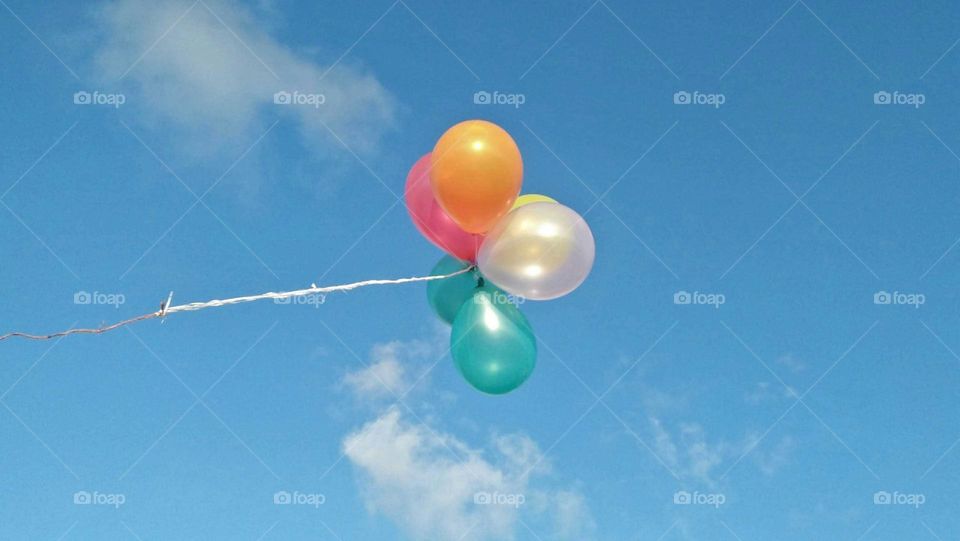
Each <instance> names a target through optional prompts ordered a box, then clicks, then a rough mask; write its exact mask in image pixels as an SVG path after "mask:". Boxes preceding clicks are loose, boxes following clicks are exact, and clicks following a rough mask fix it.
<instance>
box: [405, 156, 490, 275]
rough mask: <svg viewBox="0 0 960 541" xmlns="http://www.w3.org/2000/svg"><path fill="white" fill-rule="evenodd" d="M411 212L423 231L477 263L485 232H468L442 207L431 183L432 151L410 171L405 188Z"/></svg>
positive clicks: (441, 245)
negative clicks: (482, 233)
mask: <svg viewBox="0 0 960 541" xmlns="http://www.w3.org/2000/svg"><path fill="white" fill-rule="evenodd" d="M404 199H405V200H406V203H407V212H409V213H410V218H411V219H412V220H413V225H415V226H417V229H418V230H420V234H422V235H423V236H424V237H426V238H427V240H429V241H430V242H432V243H434V244H436V245H437V246H438V247H439V248H440V249H442V250H443V251H445V252H447V253H448V254H450V255H452V256H454V257H456V258H459V259H462V260H464V261H470V262H475V261H476V260H477V250H478V249H479V248H480V244H481V243H482V242H483V235H475V234H473V233H467V232H466V231H464V230H462V229H460V226H458V225H457V224H456V222H454V221H453V220H452V219H451V218H450V216H447V213H446V212H444V211H443V209H442V208H440V204H439V203H437V200H436V198H435V197H434V196H433V187H432V186H431V185H430V154H429V153H427V154H426V155H424V156H423V157H422V158H420V159H419V160H417V163H415V164H413V167H412V168H410V172H409V173H408V174H407V186H406V188H405V189H404Z"/></svg>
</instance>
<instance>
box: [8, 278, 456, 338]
mask: <svg viewBox="0 0 960 541" xmlns="http://www.w3.org/2000/svg"><path fill="white" fill-rule="evenodd" d="M474 268H475V267H473V266H469V267H466V268H464V269H460V270H458V271H456V272H451V273H450V274H442V275H432V276H414V277H411V278H396V279H387V280H364V281H362V282H353V283H350V284H341V285H334V286H324V287H317V285H316V284H311V285H310V287H308V288H306V289H296V290H293V291H280V292H273V291H270V292H267V293H261V294H259V295H247V296H243V297H232V298H229V299H213V300H209V301H204V302H191V303H187V304H181V305H178V306H171V305H170V303H171V301H172V300H173V292H171V293H170V295H168V296H167V300H166V301H164V302H163V303H161V304H160V309H159V310H157V311H156V312H151V313H149V314H143V315H140V316H137V317H133V318H130V319H125V320H123V321H120V322H117V323H113V324H111V325H106V326H102V327H97V328H93V329H68V330H65V331H60V332H55V333H52V334H28V333H24V332H11V333H7V334H4V335H2V336H0V342H2V341H4V340H6V339H8V338H25V339H28V340H50V339H53V338H61V337H64V336H69V335H71V334H102V333H105V332H108V331H112V330H115V329H119V328H120V327H124V326H126V325H131V324H133V323H138V322H140V321H146V320H148V319H155V318H164V317H166V316H169V315H170V314H175V313H177V312H195V311H198V310H203V309H205V308H216V307H219V306H228V305H231V304H240V303H245V302H253V301H259V300H264V299H290V298H294V297H305V296H307V295H314V294H317V293H332V292H335V291H350V290H353V289H357V288H360V287H367V286H376V285H394V284H407V283H410V282H429V281H431V280H445V279H447V278H453V277H454V276H459V275H461V274H464V273H467V272H470V271H472V270H473V269H474Z"/></svg>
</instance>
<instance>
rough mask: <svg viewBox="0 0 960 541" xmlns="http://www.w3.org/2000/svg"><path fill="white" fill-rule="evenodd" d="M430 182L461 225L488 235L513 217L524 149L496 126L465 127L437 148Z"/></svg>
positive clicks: (447, 136)
mask: <svg viewBox="0 0 960 541" xmlns="http://www.w3.org/2000/svg"><path fill="white" fill-rule="evenodd" d="M430 180H431V184H432V186H433V194H434V196H435V197H436V198H437V202H438V203H440V206H441V207H443V210H444V211H445V212H446V213H447V214H448V215H449V216H450V217H451V218H453V221H455V222H457V225H459V226H460V227H461V228H462V229H463V230H464V231H468V232H470V233H484V232H486V231H488V230H489V229H490V228H491V227H493V225H494V224H496V223H497V221H498V220H499V219H500V218H501V217H502V216H503V215H505V214H506V213H508V212H510V208H511V207H512V206H513V202H514V200H515V199H516V198H517V194H519V193H520V184H521V183H522V182H523V160H522V159H521V158H520V149H518V148H517V144H516V143H514V142H513V138H512V137H510V134H509V133H507V132H506V131H505V130H504V129H503V128H501V127H500V126H497V125H496V124H494V123H492V122H487V121H485V120H467V121H464V122H461V123H459V124H457V125H456V126H454V127H452V128H450V129H449V130H447V131H446V133H444V134H443V136H441V137H440V140H439V141H437V145H436V146H435V147H434V148H433V154H432V167H431V170H430Z"/></svg>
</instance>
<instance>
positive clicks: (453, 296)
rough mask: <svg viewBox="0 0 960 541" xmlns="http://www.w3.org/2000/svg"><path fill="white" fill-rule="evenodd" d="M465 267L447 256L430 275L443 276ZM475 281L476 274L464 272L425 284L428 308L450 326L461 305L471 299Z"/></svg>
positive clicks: (465, 265)
mask: <svg viewBox="0 0 960 541" xmlns="http://www.w3.org/2000/svg"><path fill="white" fill-rule="evenodd" d="M466 267H467V264H466V263H464V262H463V261H460V260H457V259H454V258H452V257H450V256H448V255H447V256H443V259H441V260H440V261H438V262H437V264H436V265H434V267H433V270H432V271H430V274H431V275H432V276H443V275H444V274H450V273H453V272H457V271H458V270H461V269H464V268H466ZM477 279H478V277H477V273H475V272H465V273H463V274H458V275H457V276H454V277H453V278H446V279H444V280H431V281H429V282H427V300H428V301H429V302H430V307H431V308H433V311H434V312H436V313H437V316H439V317H440V319H442V320H444V321H446V322H447V323H450V324H452V323H453V320H454V318H455V317H457V312H458V311H459V310H460V307H461V306H463V303H465V302H467V300H468V299H470V298H471V297H473V292H474V290H476V289H477Z"/></svg>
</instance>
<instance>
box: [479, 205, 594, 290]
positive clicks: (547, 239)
mask: <svg viewBox="0 0 960 541" xmlns="http://www.w3.org/2000/svg"><path fill="white" fill-rule="evenodd" d="M594 252H595V247H594V241H593V233H591V231H590V227H589V226H588V225H587V223H586V222H585V221H584V220H583V218H582V217H581V216H580V215H579V214H577V213H576V212H575V211H573V210H571V209H570V208H567V207H565V206H563V205H561V204H559V203H530V204H528V205H524V206H522V207H520V208H518V209H515V210H513V211H511V212H510V214H508V215H507V216H506V217H504V218H503V219H502V220H500V221H499V222H498V223H497V225H496V227H494V228H493V229H492V230H491V231H490V232H489V233H487V236H486V238H485V239H484V241H483V244H482V245H481V246H480V252H479V254H478V255H477V264H478V266H479V267H480V272H482V273H483V275H484V276H486V277H487V279H489V280H490V281H491V282H493V283H494V284H496V285H497V286H499V287H500V288H502V289H503V290H504V291H507V292H509V293H512V294H514V295H518V296H521V297H525V298H527V299H533V300H549V299H555V298H557V297H561V296H563V295H566V294H567V293H570V292H571V291H573V290H574V289H576V288H577V287H578V286H579V285H580V284H581V283H583V281H584V280H585V279H586V278H587V275H588V274H590V269H591V268H592V267H593V258H594Z"/></svg>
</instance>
